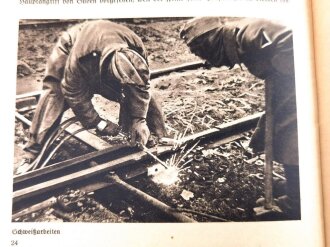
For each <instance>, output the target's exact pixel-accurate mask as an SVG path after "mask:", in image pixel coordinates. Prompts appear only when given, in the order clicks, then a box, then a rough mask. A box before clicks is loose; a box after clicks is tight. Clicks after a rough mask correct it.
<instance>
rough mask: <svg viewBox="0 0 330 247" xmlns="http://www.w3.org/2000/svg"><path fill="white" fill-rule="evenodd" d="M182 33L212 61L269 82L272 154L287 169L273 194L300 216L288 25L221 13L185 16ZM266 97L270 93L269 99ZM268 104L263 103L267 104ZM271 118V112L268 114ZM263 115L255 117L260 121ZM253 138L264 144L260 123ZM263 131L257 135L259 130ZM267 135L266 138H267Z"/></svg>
mask: <svg viewBox="0 0 330 247" xmlns="http://www.w3.org/2000/svg"><path fill="white" fill-rule="evenodd" d="M180 36H181V38H183V39H184V41H185V42H186V43H187V45H188V46H189V48H190V50H191V51H192V52H193V53H194V54H196V55H198V56H199V57H201V58H203V59H205V60H207V61H208V62H209V63H210V64H211V65H213V66H217V67H220V66H228V67H229V68H232V67H233V66H234V65H235V64H244V65H245V66H246V67H247V68H248V70H249V71H250V73H252V74H253V75H255V76H257V77H259V78H260V79H264V80H265V83H266V84H268V85H271V88H272V91H271V94H270V95H268V96H267V95H266V102H267V104H268V103H269V104H270V105H271V108H270V109H271V110H270V111H266V118H267V115H268V116H270V115H271V117H272V119H273V120H272V126H273V128H272V130H271V131H272V134H271V136H272V138H271V139H272V143H271V145H272V147H273V158H274V160H275V161H277V162H279V163H281V164H283V166H284V171H285V175H286V181H287V182H286V193H285V195H283V196H280V197H278V198H276V199H275V202H276V203H277V204H278V206H280V208H281V209H282V211H284V212H285V213H286V214H287V215H288V216H289V217H292V218H295V219H297V218H299V217H300V193H299V166H298V164H299V161H298V136H297V115H296V95H295V78H294V59H293V40H292V31H291V30H290V29H288V28H287V27H285V26H283V25H281V24H279V23H276V22H272V21H270V20H264V19H243V20H240V21H237V22H234V23H231V24H226V25H224V24H222V23H221V21H220V19H219V18H215V17H203V18H195V19H192V20H190V21H188V22H187V23H186V24H185V26H184V27H183V29H182V31H181V33H180ZM267 97H268V99H267ZM266 108H267V107H266ZM268 119H269V118H268ZM263 120H264V119H263V118H262V119H261V120H260V121H259V123H260V125H262V124H264V121H263ZM257 129H259V131H258V132H256V133H255V134H254V136H253V138H252V140H251V143H250V144H251V145H252V148H253V149H254V150H255V151H256V152H258V151H260V147H262V148H264V145H260V144H261V143H262V144H264V143H263V138H258V137H260V136H264V133H262V132H264V129H265V128H264V127H263V126H259V127H258V128H257ZM260 134H261V135H260ZM266 141H267V140H266Z"/></svg>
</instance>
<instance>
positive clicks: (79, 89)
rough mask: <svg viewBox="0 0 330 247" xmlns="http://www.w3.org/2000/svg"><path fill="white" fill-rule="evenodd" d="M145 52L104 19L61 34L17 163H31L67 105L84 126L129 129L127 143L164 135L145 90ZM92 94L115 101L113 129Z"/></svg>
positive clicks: (122, 28)
mask: <svg viewBox="0 0 330 247" xmlns="http://www.w3.org/2000/svg"><path fill="white" fill-rule="evenodd" d="M149 79H150V71H149V66H148V62H147V52H146V49H145V47H144V45H143V43H142V41H141V39H140V38H139V37H138V36H137V35H136V34H135V33H134V32H133V31H131V30H130V29H128V28H127V27H125V26H123V25H119V24H116V23H113V22H110V21H107V20H96V21H89V22H84V23H81V24H77V25H75V26H73V27H72V28H70V29H69V30H68V31H66V32H64V33H63V34H62V35H61V37H60V38H59V40H58V42H57V44H56V45H55V47H54V49H53V51H52V53H51V55H50V57H49V59H48V62H47V67H46V75H45V77H44V80H43V94H42V96H41V98H40V101H39V103H38V106H37V109H36V112H35V114H34V117H33V120H32V125H31V128H30V130H29V132H30V136H29V141H28V143H27V145H26V146H25V148H24V150H25V151H26V154H25V155H24V157H23V161H22V162H21V166H22V167H24V166H27V165H28V164H30V163H32V162H33V160H34V159H35V158H36V156H37V155H38V154H39V152H40V150H41V147H42V145H43V144H44V143H45V140H46V139H47V137H48V136H49V135H50V133H51V132H52V130H53V129H54V127H56V126H57V125H58V124H59V122H60V119H61V117H62V115H63V112H64V111H65V110H66V109H68V108H69V107H70V108H71V109H72V110H73V112H74V114H75V115H76V117H77V118H78V120H79V121H80V122H81V124H82V125H83V127H85V128H96V129H97V131H98V132H99V133H100V134H102V135H110V136H115V135H117V134H118V133H119V131H120V129H123V130H124V131H130V132H131V136H132V140H131V141H132V143H137V142H139V143H142V144H143V145H146V144H147V142H148V140H149V139H150V137H151V136H150V131H149V128H150V130H151V132H152V133H154V134H155V135H156V136H157V137H159V138H161V137H163V136H165V135H166V129H165V122H164V117H163V114H162V111H161V108H160V106H159V104H158V103H157V102H156V100H155V98H154V97H152V96H151V93H150V89H149V87H150V85H149ZM94 94H100V95H102V96H103V97H105V98H107V99H109V100H112V101H115V102H119V103H120V113H119V124H120V125H121V127H119V126H118V125H117V124H115V123H112V122H111V121H109V120H106V119H102V118H101V117H100V116H99V114H98V113H97V112H96V110H95V109H94V107H93V104H92V102H91V99H92V97H93V95H94Z"/></svg>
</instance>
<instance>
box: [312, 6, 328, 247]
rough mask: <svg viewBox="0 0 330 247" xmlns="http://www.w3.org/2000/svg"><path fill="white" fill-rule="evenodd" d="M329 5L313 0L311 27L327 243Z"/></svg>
mask: <svg viewBox="0 0 330 247" xmlns="http://www.w3.org/2000/svg"><path fill="white" fill-rule="evenodd" d="M329 7H330V5H329V2H327V1H322V0H321V1H314V2H313V13H314V14H313V21H314V24H313V27H314V43H315V70H316V77H317V89H318V90H317V98H318V104H319V125H320V143H321V162H322V181H323V196H324V200H323V202H324V214H325V226H326V239H327V245H329V239H330V231H329V219H330V216H329V207H330V195H329V191H330V188H329V184H328V183H327V181H328V180H329V176H330V173H329V167H328V165H327V164H328V163H329V161H330V157H329V152H328V150H329V148H328V143H329V138H330V132H329V127H328V126H329V123H330V118H329V114H328V111H327V109H328V107H329V103H330V102H329V97H328V96H327V92H329V76H330V74H329V69H328V66H327V63H328V59H329V51H328V49H327V48H326V47H327V44H328V42H329V40H330V32H329V29H328V24H329V23H330V19H329V16H328V15H327V14H326V13H325V11H324V10H326V9H329Z"/></svg>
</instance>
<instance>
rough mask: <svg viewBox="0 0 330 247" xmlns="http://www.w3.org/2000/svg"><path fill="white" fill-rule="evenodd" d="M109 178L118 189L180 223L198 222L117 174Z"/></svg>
mask: <svg viewBox="0 0 330 247" xmlns="http://www.w3.org/2000/svg"><path fill="white" fill-rule="evenodd" d="M107 178H108V179H109V181H110V182H113V183H115V184H116V185H117V186H118V187H120V188H122V189H124V190H126V191H128V192H130V193H132V194H134V195H136V196H138V197H139V198H141V199H142V200H143V201H145V202H148V203H149V204H151V205H153V206H154V207H156V208H157V209H159V210H160V211H162V212H164V213H166V214H167V215H169V216H171V217H173V218H174V219H176V220H177V221H179V222H196V221H195V220H193V219H191V218H190V217H188V216H185V215H183V214H181V213H178V212H176V211H175V209H173V208H171V207H169V206H168V205H166V204H165V203H163V202H161V201H159V200H157V199H156V198H154V197H152V196H150V195H148V194H146V193H144V192H143V191H141V190H139V189H137V188H135V187H134V186H132V185H130V184H128V183H126V182H124V181H123V180H121V179H120V178H119V177H118V176H117V175H116V174H113V175H109V176H107Z"/></svg>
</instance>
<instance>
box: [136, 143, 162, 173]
mask: <svg viewBox="0 0 330 247" xmlns="http://www.w3.org/2000/svg"><path fill="white" fill-rule="evenodd" d="M138 146H139V147H140V148H141V149H142V151H143V152H145V153H146V154H148V155H149V156H150V157H152V158H153V159H154V160H156V161H157V162H159V163H160V164H161V165H162V166H164V167H165V168H166V169H168V165H167V164H166V163H165V162H164V161H162V160H161V159H159V158H158V157H157V156H156V155H154V154H153V153H152V152H150V151H149V149H148V148H147V147H146V146H144V145H142V144H141V143H139V144H138Z"/></svg>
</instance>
